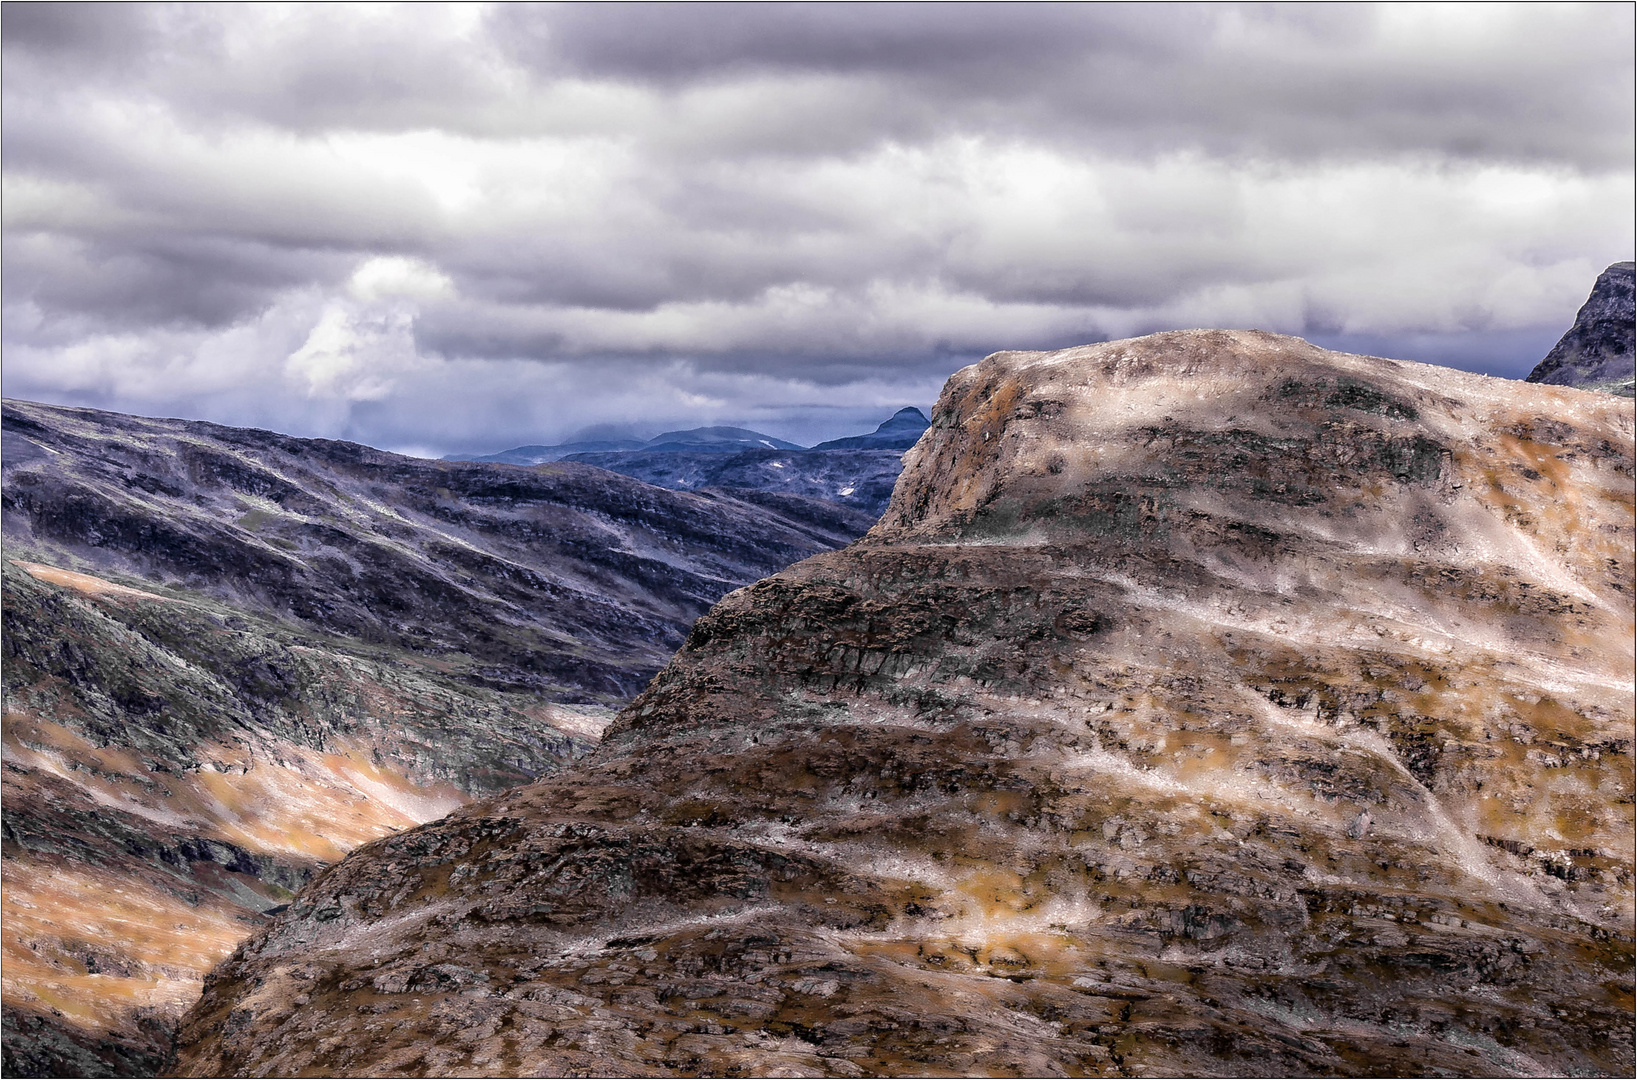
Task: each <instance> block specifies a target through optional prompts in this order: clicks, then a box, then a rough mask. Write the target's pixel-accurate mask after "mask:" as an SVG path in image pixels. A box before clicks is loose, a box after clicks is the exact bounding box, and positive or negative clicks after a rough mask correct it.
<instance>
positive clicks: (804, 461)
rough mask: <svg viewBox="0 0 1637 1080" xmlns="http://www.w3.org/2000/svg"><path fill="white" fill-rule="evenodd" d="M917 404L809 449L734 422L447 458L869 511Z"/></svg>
mask: <svg viewBox="0 0 1637 1080" xmlns="http://www.w3.org/2000/svg"><path fill="white" fill-rule="evenodd" d="M930 423H931V422H930V421H929V420H928V419H927V417H926V414H925V413H923V412H921V410H920V409H915V408H904V409H899V410H898V411H897V412H896V413H894V414H893V415H892V416H891V417H890V418H888V419H887V420H886V421H884V422H882V424H881V425H880V426H879V427H877V428H876V429H875V430H874V431H872V432H870V433H869V434H867V435H853V436H849V437H847V438H844V439H832V440H830V441H829V442H822V443H819V444H818V445H817V446H815V447H813V448H812V449H811V450H808V449H806V448H804V447H802V446H799V445H797V444H796V443H792V442H786V441H785V440H783V439H776V438H774V437H773V436H771V435H764V434H762V433H761V432H759V431H751V430H750V429H748V428H740V427H702V428H692V429H690V430H687V431H667V432H664V433H662V434H660V435H656V436H654V437H653V438H652V439H649V440H648V441H647V442H639V441H637V440H635V439H623V440H621V439H613V440H596V441H589V440H588V441H583V442H568V443H561V444H559V445H557V446H517V447H513V448H512V449H510V450H503V451H501V452H500V453H498V454H490V455H487V456H485V457H475V458H445V459H444V460H446V461H486V462H497V463H501V464H507V465H542V464H545V463H547V462H551V461H576V462H579V463H581V464H584V465H595V466H597V467H598V468H600V469H607V470H608V471H609V472H616V473H620V474H622V475H625V476H630V477H634V478H635V479H638V480H641V481H643V482H644V483H648V484H653V485H655V486H657V487H663V488H670V489H671V490H673V491H697V490H699V489H701V488H724V489H729V490H732V491H734V492H735V493H736V494H739V495H740V497H745V496H744V493H745V492H750V491H758V492H772V493H781V494H788V495H801V496H805V497H807V498H814V499H824V500H827V501H829V502H833V503H839V504H841V505H842V506H846V507H850V508H852V509H854V510H858V511H860V512H862V513H865V514H868V515H870V516H871V517H875V516H879V515H880V513H881V511H883V510H885V509H886V507H887V501H888V500H889V499H891V498H892V485H893V483H894V481H896V480H897V479H898V473H899V471H900V469H902V467H903V466H902V464H901V463H900V461H899V458H900V457H901V455H902V454H903V452H904V451H905V450H908V449H909V448H910V447H912V446H914V445H915V441H916V440H917V439H919V438H920V437H921V433H922V432H923V431H925V430H926V429H927V427H928V426H929V425H930Z"/></svg>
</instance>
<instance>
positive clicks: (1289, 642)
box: [178, 331, 1633, 1076]
mask: <svg viewBox="0 0 1637 1080" xmlns="http://www.w3.org/2000/svg"><path fill="white" fill-rule="evenodd" d="M1632 483H1633V448H1632V407H1631V404H1630V403H1629V402H1625V401H1622V400H1620V399H1617V398H1613V397H1609V396H1604V395H1591V394H1584V393H1579V392H1577V391H1573V390H1563V389H1558V388H1555V387H1542V386H1530V385H1526V384H1523V383H1517V382H1510V381H1505V380H1498V379H1489V378H1485V377H1481V376H1475V375H1468V374H1464V373H1461V372H1456V371H1451V370H1446V369H1439V368H1432V367H1427V366H1423V365H1417V364H1406V363H1397V362H1394V361H1390V360H1381V359H1375V358H1368V357H1359V356H1349V355H1343V354H1337V353H1330V352H1326V351H1324V350H1321V349H1318V348H1315V347H1313V346H1311V345H1309V344H1307V343H1306V342H1303V341H1300V340H1298V339H1294V338H1285V337H1278V336H1275V335H1269V334H1261V333H1252V332H1215V331H1209V332H1208V331H1195V332H1186V333H1172V334H1160V335H1155V336H1152V337H1148V338H1141V339H1137V340H1133V341H1121V342H1111V343H1107V344H1103V345H1096V346H1089V347H1086V348H1080V349H1070V350H1065V351H1061V352H1055V353H1001V354H997V355H995V356H992V357H990V358H988V359H987V360H985V361H984V362H982V363H981V364H978V365H975V366H973V367H970V368H967V369H965V370H963V371H961V372H959V373H958V374H957V375H956V376H955V377H954V378H953V379H952V380H951V381H950V383H949V385H948V387H947V388H946V389H945V392H944V394H943V396H942V398H941V399H940V401H939V403H938V406H937V408H936V410H935V413H934V416H933V421H932V428H931V429H930V430H929V432H928V433H927V435H926V436H925V437H924V438H923V439H922V441H921V442H920V443H919V444H918V445H917V446H916V448H915V449H913V450H912V451H910V453H909V454H908V455H907V456H906V468H905V471H904V474H903V476H902V478H901V479H900V481H899V483H898V486H897V489H896V491H895V493H894V496H893V501H892V505H891V507H890V509H889V511H888V513H887V514H886V516H885V517H884V519H883V520H882V521H881V523H880V524H878V525H877V527H876V528H875V529H874V530H872V532H871V533H870V534H869V535H868V536H867V537H866V538H865V539H864V540H863V541H861V542H859V543H856V544H854V545H852V546H850V547H848V548H847V549H845V550H842V551H838V552H833V553H829V554H823V555H819V556H816V557H814V558H811V559H808V560H807V561H805V562H803V563H800V564H798V565H796V566H794V567H791V568H790V569H788V570H786V571H784V572H782V573H780V574H777V575H775V576H773V577H771V578H768V579H766V580H764V581H761V582H759V583H757V584H756V585H754V586H752V587H750V588H747V589H742V590H740V591H738V592H735V593H733V594H731V595H729V596H728V597H726V598H725V599H724V600H723V601H722V602H721V603H720V604H718V605H717V606H716V607H715V608H714V609H713V610H712V611H711V612H710V613H709V614H708V615H706V616H705V617H704V618H702V619H701V620H699V622H698V623H697V624H696V625H695V626H694V628H693V630H692V632H691V634H690V635H689V637H688V640H687V642H686V644H685V645H684V647H683V649H682V651H681V652H680V653H678V655H677V656H676V658H675V659H674V660H673V661H672V662H671V663H670V664H669V665H668V666H667V667H666V668H665V670H664V671H663V672H661V674H660V675H659V676H658V677H657V678H656V679H655V680H654V681H653V683H652V684H651V685H650V686H649V687H648V689H647V690H646V691H645V692H644V693H643V694H642V695H641V696H640V697H639V698H637V699H636V700H635V701H634V702H632V703H631V704H630V705H629V706H628V707H626V708H625V709H624V710H623V711H622V712H621V713H620V714H619V717H618V719H617V721H616V723H615V725H614V728H613V729H611V733H610V734H609V736H608V737H607V738H605V740H604V742H603V743H602V744H601V746H600V747H599V748H598V749H597V750H596V751H595V752H594V753H593V754H592V755H590V756H589V757H587V758H585V759H584V760H582V761H581V762H579V763H578V764H576V765H575V766H574V767H573V768H572V769H569V770H564V771H562V772H559V773H556V774H554V775H552V776H550V777H547V778H544V779H542V780H540V781H538V782H536V783H534V784H532V785H530V786H528V787H525V788H521V789H518V790H516V791H512V792H508V793H506V794H504V795H502V796H498V797H494V798H491V799H487V800H483V801H480V802H476V803H473V804H471V805H468V806H466V807H463V808H462V809H460V810H457V811H455V812H454V813H452V814H450V815H449V816H448V817H447V818H444V819H443V820H441V821H438V822H435V823H433V824H429V825H426V826H423V827H421V828H419V829H415V830H411V831H408V832H404V833H400V834H397V835H394V836H392V837H389V838H386V839H384V840H381V841H378V842H375V843H373V844H370V845H367V846H366V847H364V848H362V849H360V850H359V851H357V852H355V853H353V855H351V856H350V857H349V858H347V859H346V860H345V861H344V862H342V863H341V864H340V865H339V866H336V867H334V868H331V869H330V870H328V871H326V872H325V873H324V874H323V875H321V876H320V877H318V878H317V879H315V880H314V881H313V882H312V883H310V884H309V885H308V886H306V887H305V888H304V889H303V890H302V891H301V893H300V894H299V896H298V898H297V899H296V901H295V902H294V903H293V904H292V906H291V908H290V910H289V911H288V912H286V913H285V914H283V915H281V916H279V917H278V918H277V919H276V920H275V921H273V922H272V923H271V924H270V925H268V926H267V927H265V928H264V929H262V930H260V931H258V932H257V933H256V934H255V935H254V936H253V937H252V938H251V939H250V940H248V941H246V942H245V943H244V944H243V945H242V946H241V947H240V948H239V949H238V950H236V951H235V952H234V954H233V955H232V956H231V957H230V958H229V959H228V960H226V961H225V962H223V963H222V964H221V965H220V966H219V967H218V968H217V969H216V970H215V971H214V973H213V974H212V975H211V976H210V978H209V979H208V980H207V982H206V986H205V991H204V995H203V997H202V999H201V1000H200V1002H199V1003H198V1004H197V1006H195V1008H194V1009H193V1010H192V1012H191V1013H190V1014H189V1016H188V1018H187V1020H186V1022H185V1023H184V1025H183V1028H182V1030H181V1034H180V1037H179V1055H180V1056H179V1059H178V1068H179V1070H180V1071H181V1073H183V1074H185V1075H199V1076H205V1075H252V1074H254V1075H267V1074H282V1075H295V1074H303V1073H325V1074H332V1075H334V1074H348V1075H353V1074H357V1075H434V1074H435V1075H445V1076H458V1075H524V1074H529V1075H539V1074H548V1075H550V1074H556V1075H563V1074H581V1075H634V1076H644V1075H671V1074H678V1073H683V1074H714V1075H746V1074H750V1075H841V1076H859V1075H903V1074H910V1073H914V1074H928V1073H934V1074H951V1073H953V1074H973V1073H976V1074H991V1075H992V1074H1017V1075H1036V1076H1042V1075H1066V1074H1111V1075H1113V1074H1120V1075H1136V1074H1141V1073H1148V1074H1169V1075H1201V1074H1215V1075H1221V1074H1258V1075H1291V1074H1338V1075H1350V1074H1351V1075H1366V1074H1367V1075H1382V1074H1414V1075H1426V1074H1437V1073H1454V1074H1461V1075H1472V1074H1484V1075H1521V1074H1566V1073H1571V1072H1572V1073H1579V1074H1605V1075H1629V1073H1630V1072H1631V1070H1632V1066H1633V1050H1632V1036H1631V1023H1630V1020H1631V1008H1632V1005H1631V1002H1632V996H1631V995H1632V959H1633V956H1632V913H1633V909H1632V895H1633V894H1632V856H1633V852H1632V830H1633V817H1632V806H1633V802H1632V800H1633V789H1632V738H1633V730H1632V728H1633V718H1632V630H1633V625H1632V595H1633V593H1632V588H1633V565H1632V550H1633V508H1632Z"/></svg>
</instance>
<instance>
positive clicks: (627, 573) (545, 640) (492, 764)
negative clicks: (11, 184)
mask: <svg viewBox="0 0 1637 1080" xmlns="http://www.w3.org/2000/svg"><path fill="white" fill-rule="evenodd" d="M4 408H5V428H4V431H5V446H4V469H5V486H4V491H3V496H0V497H3V501H4V505H5V518H4V525H5V535H6V555H7V558H8V561H6V562H5V563H3V564H0V569H3V571H4V646H3V647H4V684H5V726H4V758H5V768H4V773H3V783H4V794H3V797H4V804H5V819H4V832H3V838H4V844H3V849H0V850H3V855H4V876H5V891H4V894H3V897H0V904H3V909H4V917H5V931H4V936H3V942H0V944H3V949H4V970H3V976H0V977H3V980H4V983H3V986H4V1068H5V1072H6V1073H7V1074H8V1075H13V1076H19V1075H33V1076H41V1075H51V1076H64V1075H81V1076H87V1075H90V1076H94V1075H124V1076H129V1075H151V1074H152V1073H153V1072H154V1071H156V1070H158V1069H160V1068H162V1067H163V1065H164V1063H165V1061H166V1060H167V1058H168V1055H169V1052H170V1042H171V1033H172V1031H173V1030H174V1026H175V1022H176V1020H177V1018H178V1017H179V1016H180V1015H181V1013H182V1012H183V1010H184V1009H185V1008H186V1007H187V1006H188V1005H189V1004H190V1003H191V1002H192V1001H194V1000H195V999H196V998H197V996H198V991H199V985H200V979H201V978H202V976H203V974H204V972H205V971H207V970H209V968H210V967H211V966H212V965H213V964H214V963H215V962H216V961H217V960H219V959H220V958H221V957H223V956H225V955H226V954H227V953H229V952H230V951H231V950H232V949H233V948H234V946H235V945H236V944H237V943H238V942H239V941H240V940H241V939H242V938H244V937H245V936H246V935H247V934H248V933H250V932H251V931H252V930H253V929H254V928H255V927H256V926H259V925H260V924H261V923H262V922H263V921H264V912H266V911H268V910H272V909H277V908H278V907H280V906H281V905H282V904H284V903H285V902H287V901H288V900H289V899H290V897H291V896H292V895H294V890H296V889H297V888H299V887H300V886H301V884H302V883H303V882H304V881H306V880H307V879H309V878H310V877H311V876H312V875H313V874H314V873H316V872H317V871H319V870H320V869H322V868H323V867H324V866H326V865H329V864H331V863H333V862H335V861H337V860H339V859H340V858H341V857H342V856H343V855H344V854H345V853H346V852H347V851H349V850H350V849H352V848H353V847H355V846H357V845H358V844H360V843H363V842H366V841H370V840H375V839H378V838H380V837H382V836H383V835H386V834H388V833H391V832H395V831H398V830H401V829H404V828H407V827H410V826H414V825H417V824H419V823H421V822H424V821H427V820H429V819H432V818H436V817H439V816H441V815H442V814H444V813H447V812H448V811H449V810H451V809H453V808H455V807H457V806H460V805H462V804H463V803H465V802H467V801H468V800H469V799H471V798H472V797H474V796H480V795H486V794H491V793H494V792H498V791H502V790H505V789H507V788H510V787H513V786H515V785H517V784H519V783H523V782H525V781H528V780H530V779H533V778H534V777H536V776H539V775H541V774H543V773H549V772H551V771H554V770H555V769H558V768H560V767H561V766H562V765H564V764H565V763H567V762H570V761H572V760H573V759H574V758H576V757H578V756H580V755H583V754H584V753H585V752H586V751H587V750H588V749H589V748H590V747H591V746H593V745H594V744H595V742H596V738H597V735H598V733H599V732H600V730H601V729H602V727H603V726H605V725H606V723H607V720H608V718H609V717H611V716H612V709H610V708H608V706H609V705H611V704H618V703H620V702H621V701H623V700H624V699H625V698H626V697H629V696H630V694H632V693H634V692H635V691H636V689H638V688H640V686H641V685H642V684H643V683H644V682H645V681H646V680H647V678H648V677H649V675H650V674H651V673H652V672H653V671H654V670H656V669H657V668H658V667H659V665H660V664H661V663H662V662H663V661H664V659H665V657H666V655H667V654H668V653H669V652H670V651H671V650H672V649H673V648H674V646H675V644H676V643H678V642H680V641H681V639H682V636H683V634H684V633H685V632H686V630H687V627H688V626H689V624H690V623H691V622H692V620H693V619H694V617H695V616H696V615H697V614H699V613H700V612H702V611H703V610H705V609H706V608H707V607H708V606H709V604H710V603H711V602H712V601H714V600H715V599H716V598H717V597H719V596H720V595H721V594H722V593H724V592H726V591H728V590H729V589H731V588H734V587H736V586H738V585H741V584H744V583H746V582H748V581H752V580H755V579H756V578H758V577H761V576H763V575H765V574H767V573H769V572H772V571H774V570H777V569H778V568H779V567H781V566H782V565H784V564H785V563H787V562H790V561H793V560H795V559H798V558H800V557H802V556H804V555H808V554H811V553H812V552H814V551H819V550H823V549H825V548H829V547H834V546H838V545H839V544H841V543H845V542H846V540H847V539H849V538H850V537H851V536H852V535H856V534H857V533H859V532H862V531H863V530H864V529H865V528H866V527H867V526H868V524H869V521H870V519H866V518H863V517H861V516H859V515H857V514H854V513H852V512H850V511H847V510H845V509H843V508H840V507H837V506H834V505H833V504H830V503H825V502H818V501H815V500H807V499H801V498H799V497H784V496H774V495H767V496H759V501H758V502H747V501H744V500H740V499H734V498H731V497H728V496H725V495H721V494H713V493H706V494H703V495H687V494H680V493H676V492H670V491H663V490H659V489H655V488H652V487H647V486H645V485H643V484H640V483H637V482H636V481H633V480H629V479H627V478H625V477H622V476H616V475H613V474H610V473H606V472H602V471H600V470H597V469H593V468H589V467H586V466H582V465H564V466H553V467H547V468H545V469H540V470H534V469H518V468H512V467H507V466H493V465H447V464H443V463H436V462H427V461H417V460H415V459H410V458H402V457H398V456H396V455H391V454H383V453H380V452H378V451H374V450H370V449H368V448H367V447H361V446H357V445H353V444H348V443H331V442H322V441H316V440H301V439H289V438H285V437H283V436H278V435H273V434H271V433H268V432H255V431H243V430H236V429H232V428H222V427H218V426H215V425H209V424H187V423H182V422H179V421H162V420H148V419H143V418H138V417H128V416H120V415H118V414H112V413H101V412H94V411H91V410H75V409H60V408H53V407H49V406H42V405H32V404H28V403H22V402H8V403H6V404H5V407H4ZM52 564H55V565H52Z"/></svg>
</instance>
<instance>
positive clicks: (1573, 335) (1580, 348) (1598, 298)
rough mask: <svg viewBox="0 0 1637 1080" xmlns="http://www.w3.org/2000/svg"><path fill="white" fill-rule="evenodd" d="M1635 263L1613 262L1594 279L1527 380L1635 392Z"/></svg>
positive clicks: (1615, 392)
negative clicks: (1565, 329) (1566, 328)
mask: <svg viewBox="0 0 1637 1080" xmlns="http://www.w3.org/2000/svg"><path fill="white" fill-rule="evenodd" d="M1634 271H1637V264H1633V263H1629V262H1622V263H1615V264H1614V265H1613V266H1610V267H1609V268H1608V269H1607V270H1604V271H1603V272H1602V273H1601V274H1599V275H1598V276H1597V284H1595V285H1593V286H1592V294H1591V296H1589V297H1587V298H1586V302H1585V304H1583V305H1582V306H1581V308H1580V311H1579V313H1578V314H1576V315H1575V320H1574V325H1573V326H1571V327H1570V328H1569V331H1568V333H1566V334H1564V335H1563V337H1562V338H1561V339H1560V340H1559V341H1558V343H1557V344H1556V345H1554V346H1552V351H1551V352H1549V353H1547V354H1546V358H1545V359H1544V360H1542V361H1541V362H1540V363H1538V364H1536V365H1535V370H1533V371H1531V372H1530V373H1529V378H1528V380H1527V381H1529V382H1539V383H1551V384H1553V385H1555V386H1578V387H1580V388H1581V389H1584V390H1605V391H1607V392H1609V393H1611V394H1620V395H1623V396H1624V397H1631V396H1632V395H1633V394H1634V393H1637V389H1634V388H1637V353H1634V348H1637V283H1634Z"/></svg>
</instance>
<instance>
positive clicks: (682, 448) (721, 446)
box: [640, 427, 805, 454]
mask: <svg viewBox="0 0 1637 1080" xmlns="http://www.w3.org/2000/svg"><path fill="white" fill-rule="evenodd" d="M640 449H642V450H643V451H646V452H648V453H661V454H665V453H695V454H697V453H708V454H736V453H738V452H739V451H741V450H802V449H805V447H802V446H798V445H797V444H796V443H793V442H785V441H784V440H783V439H775V438H774V437H773V436H771V435H763V434H762V433H761V432H759V431H751V430H750V429H749V428H740V427H701V428H689V429H688V430H687V431H666V432H662V433H660V434H658V435H655V436H654V437H653V438H652V439H649V440H648V441H647V442H645V443H643V444H642V446H641V448H640Z"/></svg>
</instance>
